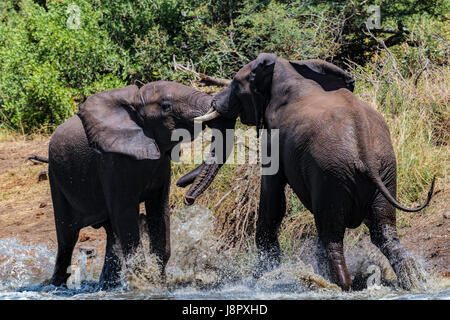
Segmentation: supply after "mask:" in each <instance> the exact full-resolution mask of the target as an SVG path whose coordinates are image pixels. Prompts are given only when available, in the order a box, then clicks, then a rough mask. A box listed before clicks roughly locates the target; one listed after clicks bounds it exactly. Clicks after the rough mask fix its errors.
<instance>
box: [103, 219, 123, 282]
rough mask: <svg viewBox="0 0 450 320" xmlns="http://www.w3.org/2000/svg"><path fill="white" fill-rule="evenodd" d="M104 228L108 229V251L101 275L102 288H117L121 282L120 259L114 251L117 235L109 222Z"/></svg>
mask: <svg viewBox="0 0 450 320" xmlns="http://www.w3.org/2000/svg"><path fill="white" fill-rule="evenodd" d="M103 228H104V229H105V231H106V253H105V262H104V264H103V269H102V273H101V275H100V281H99V282H100V288H101V289H103V290H107V289H111V288H115V287H117V286H118V285H119V284H120V268H121V266H120V260H119V257H118V256H117V255H116V253H115V252H114V244H115V237H114V232H113V230H112V227H111V225H110V223H109V222H107V223H105V225H104V226H103Z"/></svg>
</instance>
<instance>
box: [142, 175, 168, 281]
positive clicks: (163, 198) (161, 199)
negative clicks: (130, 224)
mask: <svg viewBox="0 0 450 320" xmlns="http://www.w3.org/2000/svg"><path fill="white" fill-rule="evenodd" d="M169 174H170V173H169ZM169 183H170V181H168V182H167V183H166V184H165V186H164V187H162V188H160V189H158V190H155V191H153V192H152V195H151V197H150V199H148V200H147V201H145V210H146V219H147V227H148V233H149V238H150V253H152V254H155V255H156V256H157V257H158V262H159V265H160V270H161V276H162V277H163V278H165V268H166V265H167V262H168V261H169V258H170V209H169V186H170V185H169Z"/></svg>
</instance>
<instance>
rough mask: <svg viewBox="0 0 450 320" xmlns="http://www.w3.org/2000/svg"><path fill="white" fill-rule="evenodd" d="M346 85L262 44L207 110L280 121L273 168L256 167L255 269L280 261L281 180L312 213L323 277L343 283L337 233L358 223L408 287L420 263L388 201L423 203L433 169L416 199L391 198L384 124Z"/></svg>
mask: <svg viewBox="0 0 450 320" xmlns="http://www.w3.org/2000/svg"><path fill="white" fill-rule="evenodd" d="M353 88H354V80H353V78H352V77H351V76H350V75H349V74H348V73H346V72H345V71H343V70H342V69H340V68H338V67H337V66H335V65H333V64H331V63H327V62H325V61H321V60H305V61H302V60H300V61H289V60H286V59H283V58H281V57H278V56H277V55H275V54H269V53H262V54H260V55H259V56H258V57H257V58H256V59H255V60H253V61H251V62H250V63H248V64H246V65H245V66H244V67H242V68H241V69H240V70H239V71H238V72H237V73H236V74H235V76H234V78H233V80H232V82H231V83H230V85H229V86H228V87H227V88H225V89H224V90H222V91H221V92H219V93H218V94H217V95H216V96H215V97H214V99H213V101H212V106H213V108H214V110H215V111H216V118H215V120H219V119H227V120H228V119H236V118H237V117H240V119H241V122H242V123H244V124H246V125H250V126H256V127H257V128H262V127H265V128H266V129H267V130H268V135H271V134H273V132H274V129H277V130H279V131H278V134H279V140H278V142H279V170H278V171H277V173H275V174H272V175H262V177H261V191H260V202H259V208H258V219H257V225H256V234H255V242H256V247H257V250H258V262H257V264H256V268H255V271H254V277H255V278H259V277H260V276H261V275H262V274H263V273H264V272H266V271H268V270H270V269H273V268H275V267H277V266H278V265H279V264H280V245H279V242H278V238H277V231H278V229H279V227H280V224H281V221H282V219H283V217H284V215H285V211H286V199H285V193H284V190H285V186H286V185H287V184H289V185H290V187H291V188H292V189H293V191H294V193H295V194H296V195H297V197H298V198H299V199H300V201H301V202H302V203H303V205H304V206H305V207H306V208H307V209H308V210H309V211H310V212H311V213H312V214H313V215H314V221H315V224H316V228H317V231H318V237H319V248H320V250H318V251H319V252H321V253H322V256H323V257H324V258H325V261H327V263H326V265H327V266H328V270H329V272H330V273H331V279H332V280H333V281H334V282H335V283H336V284H338V285H339V286H340V287H341V288H342V289H343V290H351V287H352V281H351V277H350V275H349V272H348V270H347V266H346V263H345V258H344V245H343V239H344V233H345V231H346V228H356V227H358V226H360V225H361V224H362V223H364V224H366V225H367V227H368V228H369V231H370V238H371V241H372V243H373V244H375V245H376V246H377V247H378V248H379V249H380V250H381V252H382V253H383V254H384V255H385V256H386V257H387V259H388V260H389V262H390V265H391V266H392V268H393V270H394V271H395V273H396V275H397V278H398V283H399V284H400V286H402V287H403V288H405V289H411V288H413V287H414V286H415V284H417V283H420V278H421V275H422V273H421V267H420V265H419V264H418V263H416V261H415V260H414V259H412V257H411V255H410V254H409V253H408V252H407V251H406V250H405V249H404V248H403V247H402V245H401V244H400V242H399V239H398V235H397V231H396V212H395V208H397V209H400V210H403V211H408V212H417V211H420V210H422V209H423V208H425V207H426V206H427V205H428V204H429V202H430V200H431V197H432V195H433V190H434V182H435V179H434V178H433V181H432V183H431V188H430V191H429V193H428V197H427V199H426V202H425V203H424V204H423V205H421V206H419V207H417V208H407V207H405V206H403V205H402V204H400V203H399V202H398V201H397V200H396V184H397V181H396V179H397V176H396V158H395V153H394V150H393V146H392V142H391V139H390V132H389V128H388V125H387V123H386V122H385V120H384V118H383V117H382V115H381V114H380V113H378V112H377V111H376V110H375V109H373V108H372V107H371V106H369V105H368V104H366V103H365V102H363V101H361V100H359V99H358V98H357V97H356V96H355V95H354V94H353V93H352V91H353ZM270 140H271V139H268V146H267V148H268V149H269V150H270V149H271V141H270ZM183 178H184V177H183ZM183 178H182V179H183ZM191 179H192V177H191ZM414 279H416V280H418V281H419V282H417V281H415V280H414Z"/></svg>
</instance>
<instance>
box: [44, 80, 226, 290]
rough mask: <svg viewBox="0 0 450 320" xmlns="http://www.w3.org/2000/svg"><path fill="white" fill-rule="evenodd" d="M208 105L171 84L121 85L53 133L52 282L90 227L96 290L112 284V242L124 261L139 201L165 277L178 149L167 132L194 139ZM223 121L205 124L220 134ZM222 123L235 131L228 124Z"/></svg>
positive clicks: (207, 99)
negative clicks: (95, 231)
mask: <svg viewBox="0 0 450 320" xmlns="http://www.w3.org/2000/svg"><path fill="white" fill-rule="evenodd" d="M211 101H212V96H210V95H208V94H205V93H202V92H199V91H196V90H194V89H192V88H190V87H187V86H184V85H181V84H178V83H174V82H165V81H158V82H153V83H149V84H146V85H144V86H143V87H142V88H140V89H139V88H138V87H137V86H128V87H125V88H119V89H112V90H109V91H105V92H102V93H98V94H94V95H92V96H90V97H89V98H88V99H87V100H86V101H85V102H84V104H83V105H82V106H81V107H80V111H79V112H78V114H77V115H75V116H73V117H71V118H70V119H68V120H67V121H66V122H65V123H63V124H62V125H60V126H59V127H58V128H57V129H56V130H55V132H54V133H53V135H52V137H51V140H50V145H49V180H50V186H51V194H52V200H53V205H54V214H55V224H56V232H57V239H58V253H57V257H56V264H55V269H54V273H53V276H52V278H51V284H53V285H55V286H61V285H64V284H65V283H66V281H67V278H68V277H69V274H68V273H67V268H68V266H69V265H70V263H71V256H72V251H73V248H74V246H75V243H76V241H77V239H78V234H79V230H80V229H81V228H83V227H86V226H93V227H95V228H100V227H103V228H104V229H105V230H106V233H107V245H106V256H105V262H104V266H103V270H102V273H101V276H100V284H101V286H102V287H103V288H108V287H112V286H115V285H117V281H118V272H119V271H120V267H121V266H120V263H119V260H118V257H117V255H116V254H115V253H114V250H113V244H114V243H115V241H116V240H117V241H118V243H119V244H120V246H121V249H122V250H123V254H124V256H127V255H129V254H130V253H132V252H133V250H134V249H135V248H136V247H137V245H138V243H139V220H138V219H139V204H140V203H141V202H145V208H146V219H147V225H148V233H149V237H150V240H151V248H150V251H151V252H152V253H155V254H156V255H157V256H158V258H159V260H160V264H161V272H162V273H163V272H164V267H165V265H166V264H167V261H168V259H169V256H170V239H169V235H170V232H169V209H168V196H169V186H170V174H171V173H170V151H171V149H172V148H173V147H174V146H175V145H176V144H177V142H173V141H171V133H172V131H173V130H174V129H176V128H184V129H187V130H189V131H190V132H191V134H192V136H193V126H194V122H193V118H194V117H197V116H201V115H203V114H204V113H206V112H207V111H208V109H209V108H210V106H211ZM224 123H225V122H223V121H222V122H221V123H217V126H214V121H211V122H210V123H209V125H210V126H211V127H213V128H216V129H219V130H224V128H223V127H221V126H223V125H224ZM227 125H228V126H229V127H231V128H232V127H234V121H233V120H232V121H230V122H228V123H227ZM212 151H213V150H212ZM200 171H201V172H200V173H199V176H203V177H204V176H209V175H210V173H209V171H212V172H214V173H217V166H213V165H204V166H203V167H202V170H200ZM198 179H199V180H201V179H200V178H198ZM211 181H212V179H211ZM209 183H210V182H209ZM198 184H201V185H202V186H203V187H205V185H206V187H207V185H208V183H206V184H205V183H204V182H202V181H200V182H198V183H197V185H198Z"/></svg>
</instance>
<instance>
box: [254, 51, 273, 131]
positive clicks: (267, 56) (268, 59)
mask: <svg viewBox="0 0 450 320" xmlns="http://www.w3.org/2000/svg"><path fill="white" fill-rule="evenodd" d="M277 59H278V56H277V55H276V54H273V53H261V54H260V55H259V56H258V57H257V58H256V60H255V61H254V63H253V65H252V67H251V71H250V74H249V82H250V88H251V89H252V90H253V91H254V92H255V93H256V95H255V99H256V100H257V101H255V115H254V117H255V118H254V119H255V122H256V123H252V122H249V123H247V124H249V125H256V127H257V132H258V134H259V130H258V129H260V128H262V126H263V121H264V107H265V106H266V105H267V103H268V101H269V100H270V91H271V87H272V76H273V69H274V67H275V62H276V60H277Z"/></svg>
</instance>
